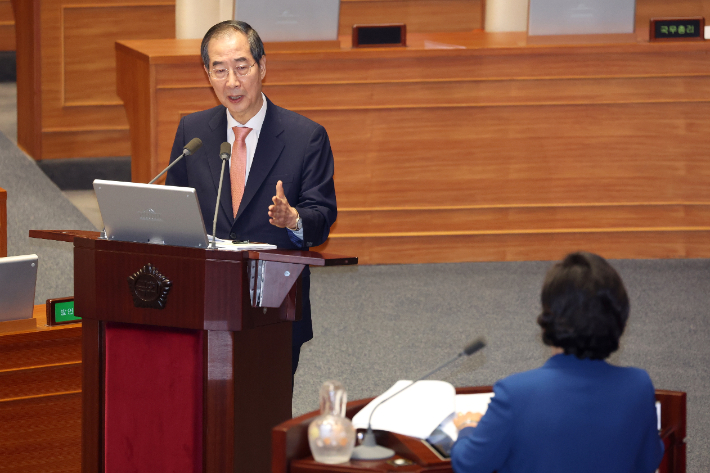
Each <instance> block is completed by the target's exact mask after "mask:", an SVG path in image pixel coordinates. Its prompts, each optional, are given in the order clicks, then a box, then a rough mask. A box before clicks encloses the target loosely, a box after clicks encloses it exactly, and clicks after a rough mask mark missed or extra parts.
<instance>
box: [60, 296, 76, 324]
mask: <svg viewBox="0 0 710 473" xmlns="http://www.w3.org/2000/svg"><path fill="white" fill-rule="evenodd" d="M54 320H55V321H56V322H57V323H62V322H73V321H80V320H81V317H77V316H75V315H74V301H73V300H72V301H66V302H57V303H56V304H55V305H54Z"/></svg>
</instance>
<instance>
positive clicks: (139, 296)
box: [128, 263, 172, 309]
mask: <svg viewBox="0 0 710 473" xmlns="http://www.w3.org/2000/svg"><path fill="white" fill-rule="evenodd" d="M171 285H172V283H171V282H170V280H169V279H167V278H166V277H165V276H163V275H162V274H160V271H158V270H157V269H155V268H154V267H153V265H152V264H150V263H148V264H146V265H145V266H143V268H141V269H140V271H138V272H136V273H134V274H132V275H131V276H129V277H128V287H129V288H130V290H131V295H132V296H133V305H134V306H136V307H141V308H147V309H162V308H164V307H165V303H166V302H167V298H168V292H170V286H171Z"/></svg>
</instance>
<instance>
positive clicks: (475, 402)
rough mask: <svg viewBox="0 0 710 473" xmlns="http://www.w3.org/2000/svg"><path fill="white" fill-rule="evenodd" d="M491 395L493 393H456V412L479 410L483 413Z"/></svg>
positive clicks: (486, 408)
mask: <svg viewBox="0 0 710 473" xmlns="http://www.w3.org/2000/svg"><path fill="white" fill-rule="evenodd" d="M492 397H493V393H479V394H457V395H456V413H457V414H465V413H467V412H480V413H481V414H485V413H486V411H487V410H488V404H489V403H490V402H491V398H492Z"/></svg>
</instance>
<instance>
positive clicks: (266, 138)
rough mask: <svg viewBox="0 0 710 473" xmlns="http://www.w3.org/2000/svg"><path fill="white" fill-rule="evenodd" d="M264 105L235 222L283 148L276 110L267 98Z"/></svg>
mask: <svg viewBox="0 0 710 473" xmlns="http://www.w3.org/2000/svg"><path fill="white" fill-rule="evenodd" d="M266 103H267V105H266V117H264V124H263V125H262V127H261V133H260V134H259V142H258V143H257V145H256V151H255V153H254V160H253V161H252V163H251V169H249V179H248V180H247V184H246V186H245V187H244V196H243V197H242V202H241V204H240V205H239V213H238V214H237V220H238V219H239V217H240V216H241V215H242V213H243V212H244V209H245V208H246V207H247V205H249V202H251V200H252V198H253V197H254V195H255V194H256V191H257V190H259V188H260V187H261V186H262V185H263V184H264V180H265V179H266V176H268V175H269V171H271V168H272V167H273V166H274V163H276V160H277V159H279V156H280V155H281V151H282V150H283V148H284V144H283V142H282V141H281V139H279V135H280V134H281V133H282V132H283V125H282V124H281V120H280V118H279V115H278V110H277V108H276V106H275V105H274V104H273V103H271V101H270V100H269V99H268V98H267V99H266ZM225 127H226V125H225ZM273 192H274V195H275V194H276V187H274V189H273ZM266 212H267V209H264V213H266Z"/></svg>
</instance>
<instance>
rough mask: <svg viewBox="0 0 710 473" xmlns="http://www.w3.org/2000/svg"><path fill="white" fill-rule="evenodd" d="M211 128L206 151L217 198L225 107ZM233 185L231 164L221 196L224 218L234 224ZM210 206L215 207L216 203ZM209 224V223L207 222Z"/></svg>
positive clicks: (221, 108)
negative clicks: (230, 176) (231, 181)
mask: <svg viewBox="0 0 710 473" xmlns="http://www.w3.org/2000/svg"><path fill="white" fill-rule="evenodd" d="M209 127H210V130H211V133H212V139H210V140H209V149H207V150H206V153H207V162H208V163H209V166H210V173H211V174H212V181H213V183H214V189H215V196H216V195H217V191H218V190H219V174H220V172H221V171H222V159H221V158H220V157H219V147H220V146H221V145H222V143H224V142H225V141H227V111H226V109H225V108H224V107H218V111H217V113H215V114H214V116H213V117H212V118H211V119H210V121H209ZM231 188H232V187H231V183H230V180H229V163H227V164H226V165H225V167H224V181H223V182H222V195H221V196H220V209H221V211H222V212H224V216H225V218H226V219H227V221H228V222H229V223H230V226H231V223H232V222H234V213H233V211H232V193H231V191H230V189H231ZM208 205H214V202H211V203H209V204H208ZM205 224H207V222H205ZM209 228H210V232H211V231H212V230H211V228H212V222H209Z"/></svg>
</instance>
